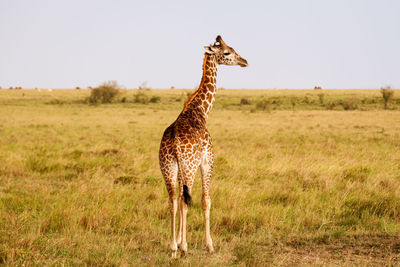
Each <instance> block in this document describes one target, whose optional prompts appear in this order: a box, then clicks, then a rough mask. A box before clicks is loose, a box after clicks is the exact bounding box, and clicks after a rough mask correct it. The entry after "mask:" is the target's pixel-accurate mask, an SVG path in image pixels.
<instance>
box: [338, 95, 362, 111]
mask: <svg viewBox="0 0 400 267" xmlns="http://www.w3.org/2000/svg"><path fill="white" fill-rule="evenodd" d="M358 102H359V101H358V99H357V98H351V99H345V100H343V101H341V102H340V104H341V105H342V107H343V109H344V110H355V109H357V108H358Z"/></svg>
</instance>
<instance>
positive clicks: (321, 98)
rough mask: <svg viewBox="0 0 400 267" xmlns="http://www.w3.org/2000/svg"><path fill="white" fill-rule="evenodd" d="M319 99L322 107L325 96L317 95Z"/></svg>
mask: <svg viewBox="0 0 400 267" xmlns="http://www.w3.org/2000/svg"><path fill="white" fill-rule="evenodd" d="M318 97H319V103H320V104H321V106H322V105H324V99H325V95H324V94H318Z"/></svg>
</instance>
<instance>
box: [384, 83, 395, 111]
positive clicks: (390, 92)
mask: <svg viewBox="0 0 400 267" xmlns="http://www.w3.org/2000/svg"><path fill="white" fill-rule="evenodd" d="M381 94H382V98H383V106H384V108H385V109H387V107H388V103H389V101H390V99H391V98H392V97H393V95H394V91H393V90H392V88H391V87H390V86H386V87H381Z"/></svg>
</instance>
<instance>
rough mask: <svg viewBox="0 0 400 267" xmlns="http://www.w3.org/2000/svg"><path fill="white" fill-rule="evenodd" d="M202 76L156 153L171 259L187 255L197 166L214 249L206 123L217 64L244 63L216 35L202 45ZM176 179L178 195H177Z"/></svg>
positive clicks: (211, 249)
mask: <svg viewBox="0 0 400 267" xmlns="http://www.w3.org/2000/svg"><path fill="white" fill-rule="evenodd" d="M204 48H205V54H204V60H203V75H202V78H201V83H200V86H199V88H198V89H197V90H196V91H195V92H194V93H193V94H191V95H190V96H189V97H188V99H187V100H186V101H185V104H184V107H183V110H182V112H181V113H180V114H179V116H178V118H177V119H176V120H175V122H174V123H172V124H171V125H170V126H169V127H168V128H167V129H166V130H165V131H164V134H163V137H162V139H161V144H160V150H159V160H160V169H161V173H162V175H163V177H164V180H165V185H166V187H167V191H168V194H169V207H170V213H171V235H172V241H171V243H170V249H171V256H172V257H173V258H175V257H176V256H177V251H178V248H179V249H180V250H181V252H182V253H183V254H185V253H186V252H187V249H188V248H187V241H186V216H187V212H188V206H189V205H190V202H191V190H192V186H193V183H194V177H195V174H196V171H197V169H198V168H199V166H200V170H201V176H202V186H203V194H202V208H203V213H204V223H205V241H206V245H207V248H208V251H209V252H210V253H212V252H214V247H213V243H212V239H211V235H210V208H211V197H210V193H209V189H210V178H211V173H212V170H213V151H212V144H211V137H210V134H209V132H208V130H207V126H206V120H207V118H208V114H209V113H210V111H211V109H212V106H213V104H214V101H215V93H216V76H217V67H218V65H221V64H222V65H239V66H241V67H246V66H247V65H248V64H247V61H246V60H245V59H244V58H242V57H241V56H240V55H239V54H238V53H236V52H235V50H234V49H233V48H232V47H229V46H228V45H227V44H226V43H225V42H224V41H223V40H222V38H221V36H219V35H218V36H217V38H216V42H215V43H214V44H213V45H209V46H205V47H204ZM177 180H178V186H179V196H177V194H176V189H177V188H176V181H177ZM178 210H179V225H178V233H177V234H176V232H175V217H176V213H177V211H178Z"/></svg>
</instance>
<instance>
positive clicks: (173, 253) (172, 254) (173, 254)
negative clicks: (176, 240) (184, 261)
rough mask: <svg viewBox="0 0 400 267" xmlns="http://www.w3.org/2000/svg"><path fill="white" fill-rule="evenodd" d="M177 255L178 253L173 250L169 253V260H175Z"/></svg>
mask: <svg viewBox="0 0 400 267" xmlns="http://www.w3.org/2000/svg"><path fill="white" fill-rule="evenodd" d="M177 255H178V251H176V250H175V251H172V252H171V258H172V259H176V257H177Z"/></svg>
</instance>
